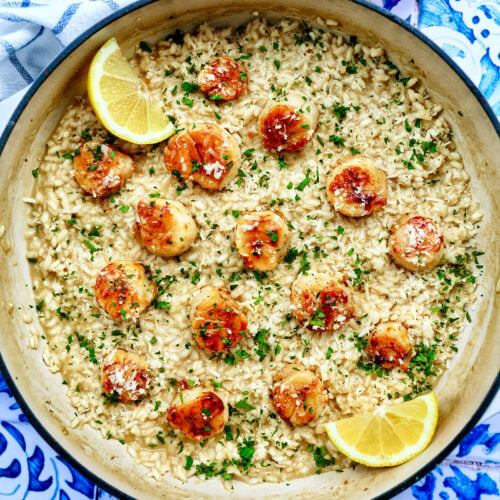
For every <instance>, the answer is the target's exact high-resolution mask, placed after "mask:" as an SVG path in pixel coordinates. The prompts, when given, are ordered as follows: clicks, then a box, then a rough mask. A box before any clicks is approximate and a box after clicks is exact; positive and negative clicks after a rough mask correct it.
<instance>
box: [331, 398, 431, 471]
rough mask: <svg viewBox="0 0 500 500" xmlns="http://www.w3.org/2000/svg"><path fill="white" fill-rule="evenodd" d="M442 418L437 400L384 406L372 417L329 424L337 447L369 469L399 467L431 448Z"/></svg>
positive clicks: (371, 414)
mask: <svg viewBox="0 0 500 500" xmlns="http://www.w3.org/2000/svg"><path fill="white" fill-rule="evenodd" d="M437 418H438V405H437V400H436V396H435V395H434V393H433V392H429V393H427V394H425V395H424V396H420V397H418V398H415V399H412V400H411V401H406V402H404V403H396V404H393V405H387V406H381V407H379V408H377V409H376V410H375V411H373V412H372V413H365V414H362V415H356V416H355V417H351V418H345V419H343V420H337V421H336V422H329V423H327V424H325V429H326V432H327V433H328V436H329V437H330V439H331V440H332V442H333V444H334V445H335V446H336V447H337V448H338V449H339V450H340V451H341V452H342V453H343V454H344V455H347V456H348V457H349V458H351V459H352V460H355V461H356V462H359V463H361V464H364V465H367V466H369V467H390V466H392V465H399V464H402V463H404V462H407V461H408V460H411V459H412V458H414V457H416V456H417V455H418V454H420V453H422V451H424V450H425V448H427V445H428V444H429V443H430V441H431V439H432V436H433V435H434V431H435V430H436V423H437Z"/></svg>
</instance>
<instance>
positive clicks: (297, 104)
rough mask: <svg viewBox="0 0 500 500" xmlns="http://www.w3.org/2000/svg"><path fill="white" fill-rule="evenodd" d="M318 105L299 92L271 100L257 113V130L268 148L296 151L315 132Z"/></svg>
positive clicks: (275, 150) (279, 151)
mask: <svg viewBox="0 0 500 500" xmlns="http://www.w3.org/2000/svg"><path fill="white" fill-rule="evenodd" d="M318 116H319V113H318V108H317V107H316V106H315V105H314V104H312V103H310V102H305V101H304V100H303V99H301V98H300V97H299V96H296V95H293V94H291V95H289V96H288V100H287V101H286V102H284V103H280V104H276V103H272V104H270V105H268V106H266V108H264V110H263V111H262V113H261V114H260V116H259V122H258V125H257V130H258V133H259V137H260V139H261V141H262V144H263V145H264V147H265V148H266V149H268V150H269V151H273V152H276V153H281V152H283V151H299V150H300V149H302V148H303V147H304V146H305V145H306V144H307V143H308V142H309V141H310V140H311V139H312V138H313V136H314V131H315V129H316V127H317V125H318Z"/></svg>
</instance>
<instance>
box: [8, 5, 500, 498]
mask: <svg viewBox="0 0 500 500" xmlns="http://www.w3.org/2000/svg"><path fill="white" fill-rule="evenodd" d="M131 3H133V2H132V1H131V0H87V1H81V2H77V1H72V0H52V1H49V0H38V1H30V0H22V1H4V0H0V115H1V114H2V112H3V113H7V112H8V111H7V108H6V106H3V105H2V101H3V100H5V99H7V98H9V97H10V99H9V101H12V99H14V101H15V100H16V98H15V97H14V98H12V97H11V96H13V94H15V93H16V92H19V91H21V90H22V89H24V88H26V87H27V86H28V85H30V84H31V83H32V82H33V80H34V79H35V78H36V77H37V75H38V74H39V73H40V72H41V71H42V69H43V68H44V67H45V66H46V65H47V64H48V63H49V62H50V61H51V60H52V59H53V58H54V57H55V56H56V55H57V54H58V53H59V52H60V51H61V49H62V48H63V47H64V46H66V45H68V44H69V43H70V42H71V41H72V40H74V39H75V38H76V37H77V36H79V35H80V34H81V33H83V32H84V31H85V30H86V29H87V28H88V27H90V26H92V25H93V24H95V23H96V22H97V21H99V20H100V19H102V18H103V17H105V16H107V15H108V14H110V13H112V12H114V11H116V10H118V9H119V8H121V7H124V6H126V5H129V4H131ZM372 3H373V4H376V5H378V6H379V7H384V8H386V9H388V10H391V11H392V12H393V13H394V14H396V15H397V16H399V17H401V18H402V19H404V20H406V21H408V22H410V23H411V24H413V25H414V26H415V27H418V28H419V29H420V30H421V31H422V32H423V33H424V34H426V35H427V36H428V37H429V38H431V39H432V40H434V42H436V43H437V44H438V45H439V46H440V47H441V48H443V49H444V50H445V51H446V52H447V53H448V54H449V55H450V56H451V57H452V58H453V59H454V61H455V62H456V63H457V64H458V65H459V66H461V67H462V69H463V70H464V71H465V72H466V73H467V74H468V75H469V77H470V78H471V80H472V81H473V82H474V83H475V84H476V85H477V86H478V88H479V89H480V91H481V92H482V93H483V95H484V96H485V97H486V99H488V101H489V103H490V105H491V107H492V108H493V110H494V112H495V114H496V115H497V116H500V84H499V82H500V0H489V1H484V0H483V1H482V0H421V1H420V2H417V0H373V2H372ZM487 413H488V415H489V418H487V419H484V420H483V421H482V422H481V423H480V424H479V425H477V426H476V427H475V428H474V429H473V430H472V431H470V432H469V434H468V435H467V436H466V437H465V439H464V440H463V441H462V442H461V443H460V445H459V446H458V447H457V448H456V449H455V450H454V451H453V452H452V453H451V454H450V455H449V456H448V457H447V458H446V459H445V460H444V461H443V462H442V463H441V464H440V465H439V466H437V467H435V469H434V470H433V471H432V472H431V473H429V474H427V475H426V476H425V477H424V478H423V479H422V480H420V481H419V482H418V483H416V484H415V485H413V486H411V487H410V488H408V489H407V490H406V491H404V492H403V493H401V494H400V495H398V496H397V499H398V500H407V499H418V500H424V499H425V500H427V499H442V500H447V499H450V500H451V499H458V500H476V499H488V498H498V497H500V398H499V397H498V396H497V398H496V399H495V401H494V403H493V404H492V405H491V406H490V408H489V409H488V412H487ZM0 496H1V497H7V498H13V499H21V498H22V499H29V500H35V499H40V500H45V499H49V498H50V499H56V498H57V499H59V500H69V499H71V500H80V499H82V500H83V499H103V500H113V499H114V497H112V496H111V495H109V494H108V493H106V492H105V491H103V490H102V489H100V488H98V487H97V486H95V485H94V484H93V483H92V481H90V480H89V479H87V478H86V477H84V476H83V475H82V474H80V473H79V472H78V471H76V470H75V469H74V468H72V467H71V466H70V465H68V464H67V463H66V462H65V461H64V460H63V459H62V458H61V457H60V456H58V455H57V453H55V452H54V451H53V450H52V449H51V448H50V447H49V446H48V445H47V444H46V443H45V442H44V440H43V439H42V438H41V437H40V436H39V435H38V433H37V432H36V431H35V430H34V429H33V427H32V426H31V425H30V424H29V422H28V421H27V419H26V417H25V416H24V415H23V413H22V412H21V410H20V409H19V405H18V404H17V403H16V401H15V399H14V398H13V396H12V394H11V393H10V391H9V389H8V387H7V385H6V383H5V381H4V380H3V378H2V377H1V375H0Z"/></svg>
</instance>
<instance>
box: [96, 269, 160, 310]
mask: <svg viewBox="0 0 500 500" xmlns="http://www.w3.org/2000/svg"><path fill="white" fill-rule="evenodd" d="M155 293H156V285H155V284H154V283H153V282H152V281H151V280H150V279H149V276H148V273H147V271H146V268H145V267H144V266H143V265H142V264H141V263H139V262H131V261H128V260H117V261H115V262H111V264H108V265H107V266H106V267H104V268H103V269H101V270H100V271H99V274H98V275H97V279H96V283H95V297H96V299H97V303H98V304H99V306H100V307H101V308H102V309H104V310H105V311H106V312H107V313H108V314H109V315H110V316H112V317H113V318H120V317H122V318H123V319H134V318H137V317H138V316H139V314H140V313H141V312H142V311H144V309H146V307H148V306H149V304H151V302H152V301H153V299H154V296H155Z"/></svg>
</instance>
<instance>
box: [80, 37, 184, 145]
mask: <svg viewBox="0 0 500 500" xmlns="http://www.w3.org/2000/svg"><path fill="white" fill-rule="evenodd" d="M87 88H88V93H89V99H90V104H91V105H92V108H93V109H94V112H95V114H96V115H97V117H98V118H99V120H100V121H101V123H102V124H103V125H104V127H106V129H107V130H108V131H109V132H111V133H112V134H113V135H116V136H117V137H120V138H122V139H125V140H126V141H129V142H133V143H134V144H155V143H157V142H160V141H163V140H165V139H166V138H167V137H169V136H171V135H172V134H173V133H174V130H175V129H174V126H173V124H172V123H171V122H170V120H169V119H168V117H166V116H165V114H164V113H163V111H162V109H161V107H160V105H159V103H158V102H156V101H155V100H154V98H153V97H152V95H151V94H150V93H149V91H148V90H147V88H146V86H145V85H144V83H143V82H142V81H141V80H140V78H138V77H137V76H136V75H135V74H134V72H133V71H132V68H131V67H130V65H129V63H128V61H127V60H126V59H125V57H124V56H123V54H122V52H121V50H120V47H119V45H118V43H117V42H116V40H115V39H114V38H110V39H109V40H108V41H107V42H106V43H105V44H104V45H103V46H102V47H101V48H100V49H99V51H98V52H97V54H96V55H95V56H94V59H92V63H91V64H90V69H89V75H88V80H87Z"/></svg>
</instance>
